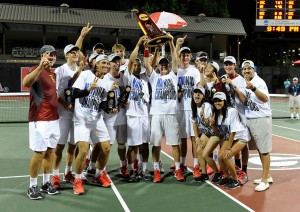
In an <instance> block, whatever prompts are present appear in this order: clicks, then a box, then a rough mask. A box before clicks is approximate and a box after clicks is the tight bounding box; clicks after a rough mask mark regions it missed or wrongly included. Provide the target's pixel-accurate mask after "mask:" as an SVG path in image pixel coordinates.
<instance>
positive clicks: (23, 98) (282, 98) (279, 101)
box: [0, 93, 290, 123]
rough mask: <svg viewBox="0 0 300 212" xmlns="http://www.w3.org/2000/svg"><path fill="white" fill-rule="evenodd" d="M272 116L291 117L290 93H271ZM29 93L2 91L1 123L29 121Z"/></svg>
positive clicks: (0, 104)
mask: <svg viewBox="0 0 300 212" xmlns="http://www.w3.org/2000/svg"><path fill="white" fill-rule="evenodd" d="M270 97H271V109H272V117H273V118H275V119H279V118H289V117H290V112H289V105H288V102H289V95H286V94H270ZM28 111H29V93H0V123H22V122H28Z"/></svg>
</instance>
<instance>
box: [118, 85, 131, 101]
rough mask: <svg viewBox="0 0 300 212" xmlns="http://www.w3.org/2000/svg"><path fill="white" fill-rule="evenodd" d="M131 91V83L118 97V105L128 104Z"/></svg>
mask: <svg viewBox="0 0 300 212" xmlns="http://www.w3.org/2000/svg"><path fill="white" fill-rule="evenodd" d="M130 91H131V87H130V86H129V85H128V86H126V88H125V89H124V90H123V92H122V93H121V94H120V96H119V98H118V105H121V106H126V104H127V100H128V97H129V93H130Z"/></svg>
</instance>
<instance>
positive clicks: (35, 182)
mask: <svg viewBox="0 0 300 212" xmlns="http://www.w3.org/2000/svg"><path fill="white" fill-rule="evenodd" d="M36 185H37V177H35V178H32V177H31V178H30V180H29V188H31V187H32V186H36Z"/></svg>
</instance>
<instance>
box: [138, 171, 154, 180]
mask: <svg viewBox="0 0 300 212" xmlns="http://www.w3.org/2000/svg"><path fill="white" fill-rule="evenodd" d="M140 178H141V179H143V180H147V181H152V180H153V176H152V175H151V174H149V172H148V171H145V172H142V173H141V174H140Z"/></svg>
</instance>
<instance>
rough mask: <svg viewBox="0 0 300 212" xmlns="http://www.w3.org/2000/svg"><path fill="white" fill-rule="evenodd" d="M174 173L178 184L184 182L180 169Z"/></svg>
mask: <svg viewBox="0 0 300 212" xmlns="http://www.w3.org/2000/svg"><path fill="white" fill-rule="evenodd" d="M174 173H175V175H174V176H175V177H176V179H177V180H178V181H180V182H183V181H185V179H184V176H183V175H182V171H181V169H177V170H175V171H174Z"/></svg>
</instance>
